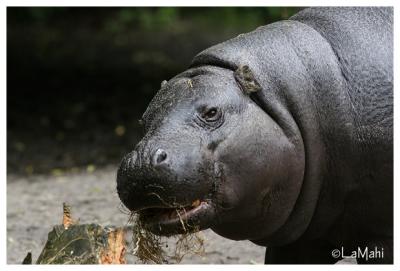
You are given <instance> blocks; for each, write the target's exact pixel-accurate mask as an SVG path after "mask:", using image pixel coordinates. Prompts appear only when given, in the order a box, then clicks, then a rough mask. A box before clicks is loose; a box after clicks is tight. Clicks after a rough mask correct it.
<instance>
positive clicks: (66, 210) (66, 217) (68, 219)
mask: <svg viewBox="0 0 400 271" xmlns="http://www.w3.org/2000/svg"><path fill="white" fill-rule="evenodd" d="M62 224H63V225H64V229H68V228H69V226H71V225H74V224H76V222H75V220H73V219H72V215H71V207H70V206H69V205H68V204H66V203H65V202H64V203H63V221H62Z"/></svg>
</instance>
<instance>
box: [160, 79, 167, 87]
mask: <svg viewBox="0 0 400 271" xmlns="http://www.w3.org/2000/svg"><path fill="white" fill-rule="evenodd" d="M167 83H168V81H167V80H163V81H162V82H161V88H164V87H165V86H166V85H167Z"/></svg>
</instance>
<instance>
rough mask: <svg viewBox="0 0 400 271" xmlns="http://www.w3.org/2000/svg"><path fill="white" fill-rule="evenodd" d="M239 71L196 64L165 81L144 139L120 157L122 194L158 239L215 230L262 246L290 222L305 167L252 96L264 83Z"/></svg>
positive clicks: (150, 111) (150, 112) (147, 116)
mask: <svg viewBox="0 0 400 271" xmlns="http://www.w3.org/2000/svg"><path fill="white" fill-rule="evenodd" d="M236 75H237V74H236V73H235V71H233V70H230V69H225V68H221V67H215V66H209V65H205V66H200V67H194V68H191V69H189V70H187V71H185V72H183V73H181V74H179V75H177V76H176V77H174V78H173V79H171V80H170V81H169V82H167V83H164V84H162V87H161V90H160V91H159V92H158V93H157V94H156V96H155V97H154V98H153V100H152V101H151V103H150V105H149V106H148V108H147V110H146V112H145V113H144V115H143V117H142V121H143V125H144V132H145V134H144V137H143V138H142V140H141V141H140V142H139V143H138V144H137V146H136V147H135V149H134V150H133V151H132V152H131V153H129V154H128V155H126V156H125V157H124V159H123V160H122V162H121V165H120V168H119V171H118V174H117V190H118V194H119V197H120V199H121V201H122V202H123V204H124V205H125V206H126V207H127V208H129V209H130V210H131V211H133V212H138V213H139V217H140V219H141V221H142V222H143V224H144V225H146V227H147V228H148V229H149V230H150V231H152V232H153V233H155V234H159V235H172V234H178V233H183V232H185V231H187V230H188V227H189V228H191V229H193V230H194V229H196V230H203V229H206V228H211V229H213V230H214V231H215V232H217V233H218V234H220V235H222V236H225V237H227V238H230V239H234V240H242V239H250V240H257V239H260V238H267V237H268V236H270V235H271V234H273V233H274V232H275V231H277V230H278V229H279V228H280V227H281V226H282V225H284V223H285V221H286V220H287V219H288V217H289V215H290V213H291V211H292V209H293V206H294V204H295V202H296V198H297V197H298V195H299V191H300V187H301V183H302V177H303V167H304V166H303V163H304V161H303V159H302V157H301V156H300V157H299V155H298V154H297V151H296V150H295V149H296V148H295V147H294V145H293V144H292V143H291V141H290V140H289V139H288V137H287V136H286V135H285V133H284V132H283V130H282V128H281V127H280V126H279V125H278V124H277V123H276V122H275V121H274V119H273V118H272V117H271V116H269V114H267V113H266V112H265V111H264V110H263V109H262V108H261V107H260V106H259V105H258V104H257V103H256V102H254V100H253V99H252V98H251V97H250V94H249V93H251V92H252V91H257V90H258V88H259V85H258V84H257V83H256V82H255V81H254V82H252V81H251V80H249V78H246V74H245V73H243V74H242V75H243V76H242V77H241V76H236ZM246 80H247V84H246V83H244V81H246ZM182 221H183V222H185V223H182ZM185 225H186V226H185Z"/></svg>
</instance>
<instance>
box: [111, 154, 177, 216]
mask: <svg viewBox="0 0 400 271" xmlns="http://www.w3.org/2000/svg"><path fill="white" fill-rule="evenodd" d="M169 160H170V158H169V157H168V154H167V152H166V151H165V150H163V149H161V148H157V149H156V150H155V151H152V152H149V154H147V155H146V154H142V155H140V152H138V151H136V150H135V151H133V152H131V153H129V154H127V155H126V156H125V157H124V158H123V159H122V162H121V164H120V167H119V170H118V173H117V191H118V195H119V197H120V199H121V201H122V203H123V204H124V205H125V206H126V207H127V208H129V209H130V210H131V211H138V210H141V209H144V208H149V207H165V206H166V204H165V202H164V201H163V200H162V199H163V197H164V195H163V194H164V191H163V190H164V184H162V182H163V181H162V180H161V179H162V178H163V176H169V175H170V172H169V168H168V162H169Z"/></svg>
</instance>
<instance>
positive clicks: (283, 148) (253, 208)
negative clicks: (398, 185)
mask: <svg viewBox="0 0 400 271" xmlns="http://www.w3.org/2000/svg"><path fill="white" fill-rule="evenodd" d="M392 25H393V9H392V8H379V7H346V8H344V7H343V8H340V7H326V8H317V7H315V8H308V9H304V10H302V11H300V12H299V13H297V14H296V15H294V16H293V17H291V18H289V19H288V20H284V21H279V22H276V23H272V24H269V25H266V26H262V27H259V28H257V29H256V30H254V31H253V32H250V33H247V34H241V35H239V36H237V37H236V38H233V39H231V40H228V41H226V42H223V43H221V44H217V45H215V46H213V47H211V48H209V49H206V50H204V51H203V52H201V53H199V54H198V55H197V56H195V58H194V59H193V61H192V64H191V66H190V67H189V69H188V70H186V71H184V72H182V73H181V74H179V75H177V76H175V77H174V78H172V79H171V80H169V81H168V82H166V81H164V82H163V83H162V85H161V89H160V90H159V91H158V93H157V94H156V95H155V97H154V98H153V100H152V101H151V103H150V105H149V106H148V108H147V110H146V112H145V113H144V115H143V118H142V119H143V123H144V130H145V135H144V137H143V138H142V140H141V141H140V142H139V143H138V144H137V146H136V147H135V149H134V150H133V151H132V152H131V153H129V154H128V155H126V156H125V157H124V159H123V160H122V162H121V165H120V168H119V171H118V174H117V190H118V194H119V197H120V199H121V201H122V202H123V204H124V205H125V206H126V207H127V208H129V209H130V210H131V211H134V212H138V213H139V214H140V218H141V220H142V222H143V224H144V225H146V227H147V228H148V229H149V230H150V231H152V232H153V233H155V234H159V235H172V234H178V233H182V232H184V231H186V230H192V231H195V230H203V229H207V228H211V229H212V230H213V231H215V232H216V233H218V234H220V235H222V236H224V237H226V238H230V239H233V240H251V241H252V242H254V243H256V244H259V245H261V246H266V247H267V250H266V257H265V262H266V263H335V262H337V261H338V260H340V259H341V258H342V257H343V256H346V255H353V256H354V253H355V252H356V253H358V254H357V255H356V256H355V258H357V262H358V263H392V262H393V31H392V28H393V26H392ZM181 220H182V221H184V222H185V223H181V222H182V221H181ZM185 224H186V225H189V227H188V226H186V227H185V226H184V225H185ZM360 252H361V254H360ZM366 252H367V253H368V256H369V257H368V256H365V255H366V254H365V253H366ZM373 252H376V253H375V254H374V253H373ZM379 252H382V253H379ZM371 253H372V254H371ZM363 255H364V256H363ZM374 255H375V256H374Z"/></svg>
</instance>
